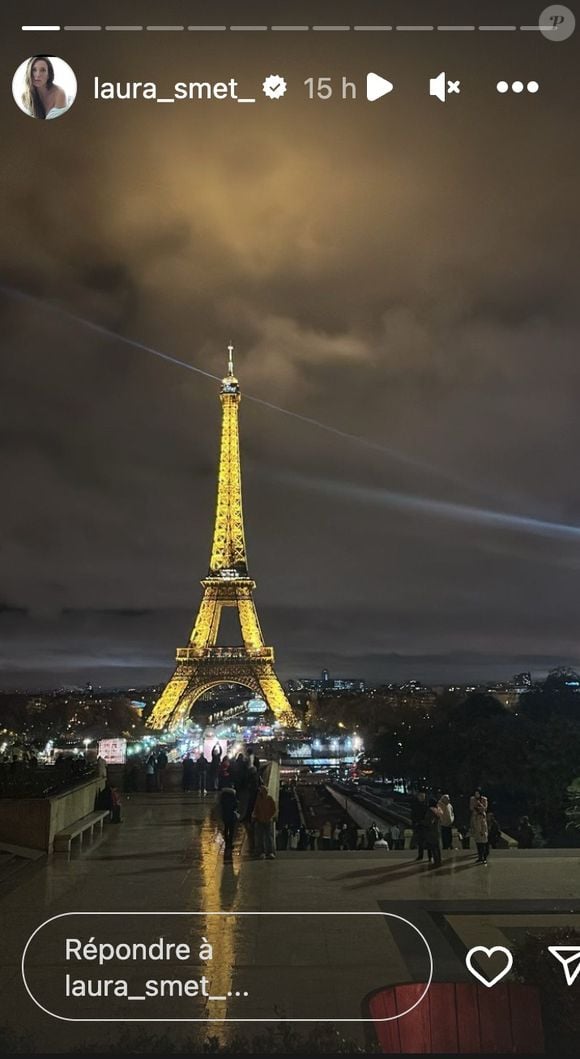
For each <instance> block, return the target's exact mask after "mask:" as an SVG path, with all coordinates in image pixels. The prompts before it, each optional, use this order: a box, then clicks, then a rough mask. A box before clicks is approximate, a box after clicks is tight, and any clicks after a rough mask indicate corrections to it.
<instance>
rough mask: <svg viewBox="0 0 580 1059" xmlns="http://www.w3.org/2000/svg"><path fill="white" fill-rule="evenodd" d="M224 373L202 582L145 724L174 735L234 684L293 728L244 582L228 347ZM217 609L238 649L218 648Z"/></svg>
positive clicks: (235, 394)
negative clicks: (235, 632) (234, 630)
mask: <svg viewBox="0 0 580 1059" xmlns="http://www.w3.org/2000/svg"><path fill="white" fill-rule="evenodd" d="M228 352H229V359H228V373H227V375H226V377H225V379H223V380H222V387H221V391H220V401H221V405H222V436H221V448H220V462H219V475H218V492H217V510H216V517H215V529H214V534H213V546H212V550H211V559H210V564H209V575H208V576H207V577H206V578H205V579H204V580H203V581H202V582H201V583H202V585H203V590H204V591H203V598H202V601H201V604H200V608H199V611H198V614H197V618H196V619H195V625H194V626H193V631H192V633H191V636H190V638H189V644H188V645H187V647H178V648H177V655H176V660H177V668H176V670H175V673H174V674H173V676H172V678H171V680H170V681H169V683H168V684H167V686H166V687H165V689H164V691H163V693H162V695H161V697H160V698H159V699H158V700H157V702H156V704H155V706H154V708H153V712H152V713H151V716H150V717H149V720H148V722H147V724H148V726H149V727H150V728H155V729H161V728H165V729H172V728H177V727H179V726H180V725H182V724H183V723H184V721H186V720H187V718H188V717H189V714H190V712H191V709H192V706H193V705H194V703H195V702H196V701H197V699H199V698H200V696H201V695H203V694H204V693H205V692H206V691H208V689H209V688H213V687H216V686H217V685H218V684H241V685H243V686H245V687H247V688H249V689H250V691H252V692H253V693H254V694H255V695H259V696H261V697H262V698H263V699H264V700H265V702H266V703H267V704H268V706H269V707H270V709H271V710H272V711H273V713H274V714H275V716H276V719H277V720H278V721H280V722H281V723H282V724H285V725H292V724H294V723H295V717H294V714H293V712H292V707H291V706H290V703H289V702H288V699H287V698H286V695H285V694H284V690H283V688H282V685H281V684H280V681H279V680H278V677H277V676H276V672H275V670H274V648H273V647H266V646H265V644H264V637H263V636H262V630H261V628H260V622H259V621H258V615H257V613H256V606H255V603H254V597H253V592H254V589H255V587H256V582H255V581H252V579H251V578H250V576H249V574H248V562H247V558H246V541H245V537H244V516H243V510H242V476H241V468H240V438H239V429H238V405H239V403H240V399H241V394H240V387H239V385H238V380H237V379H236V377H235V375H234V364H233V352H234V350H233V346H231V345H230V346H228ZM223 607H235V608H236V609H237V612H238V617H239V621H240V629H241V633H242V641H243V646H242V647H218V646H217V638H218V632H219V627H220V620H221V613H222V609H223Z"/></svg>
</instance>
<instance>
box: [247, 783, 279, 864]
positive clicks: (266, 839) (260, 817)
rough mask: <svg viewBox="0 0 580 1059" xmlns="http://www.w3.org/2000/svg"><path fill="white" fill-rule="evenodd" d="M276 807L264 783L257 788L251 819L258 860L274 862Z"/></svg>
mask: <svg viewBox="0 0 580 1059" xmlns="http://www.w3.org/2000/svg"><path fill="white" fill-rule="evenodd" d="M276 812H277V806H276V802H275V801H274V799H273V798H272V795H271V794H268V788H267V787H266V786H265V784H264V783H261V784H260V786H259V787H258V793H257V794H256V801H255V802H254V811H253V813H252V819H253V821H254V842H255V850H256V854H257V856H258V857H259V858H260V860H266V859H268V860H274V859H275V857H276V854H275V853H274V818H275V816H276Z"/></svg>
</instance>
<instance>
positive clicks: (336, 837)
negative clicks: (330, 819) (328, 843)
mask: <svg viewBox="0 0 580 1059" xmlns="http://www.w3.org/2000/svg"><path fill="white" fill-rule="evenodd" d="M340 836H341V829H340V827H339V825H338V824H335V825H334V827H333V829H332V848H333V849H338V848H339V842H340Z"/></svg>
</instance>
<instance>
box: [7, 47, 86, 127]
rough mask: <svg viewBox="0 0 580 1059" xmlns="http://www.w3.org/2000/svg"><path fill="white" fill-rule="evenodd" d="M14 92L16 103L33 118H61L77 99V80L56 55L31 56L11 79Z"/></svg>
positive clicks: (62, 60) (65, 63)
mask: <svg viewBox="0 0 580 1059" xmlns="http://www.w3.org/2000/svg"><path fill="white" fill-rule="evenodd" d="M12 95H13V96H14V102H15V103H16V106H17V107H20V110H22V111H23V112H24V113H25V114H28V116H29V117H30V118H40V119H41V120H43V121H45V120H48V119H49V118H60V117H62V115H63V114H66V112H67V110H70V108H71V107H72V105H73V103H74V101H75V99H76V95H77V79H76V77H75V74H74V71H73V70H72V68H71V67H70V66H69V64H68V63H67V62H65V61H64V59H60V58H59V57H58V56H57V55H31V56H30V58H29V59H25V60H24V62H22V63H20V66H19V67H18V69H17V71H16V73H15V74H14V77H13V78H12Z"/></svg>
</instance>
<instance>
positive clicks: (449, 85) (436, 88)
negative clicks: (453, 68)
mask: <svg viewBox="0 0 580 1059" xmlns="http://www.w3.org/2000/svg"><path fill="white" fill-rule="evenodd" d="M460 85H461V81H450V80H448V78H447V74H446V73H445V70H443V71H442V73H440V74H437V77H431V78H430V80H429V95H430V96H436V98H437V99H440V100H441V102H442V103H444V102H445V100H446V99H447V96H448V95H449V96H451V95H455V96H458V95H459V93H460V92H461V88H460Z"/></svg>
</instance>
